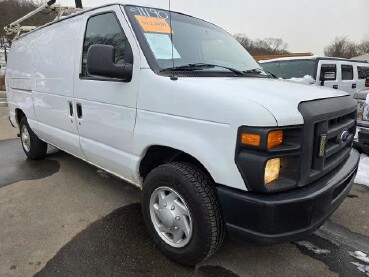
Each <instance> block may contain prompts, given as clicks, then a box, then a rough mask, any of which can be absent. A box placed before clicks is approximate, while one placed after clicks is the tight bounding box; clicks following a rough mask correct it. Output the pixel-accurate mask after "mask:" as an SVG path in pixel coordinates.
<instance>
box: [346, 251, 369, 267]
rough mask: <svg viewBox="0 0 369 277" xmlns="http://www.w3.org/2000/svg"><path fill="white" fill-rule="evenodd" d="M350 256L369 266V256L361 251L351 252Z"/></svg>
mask: <svg viewBox="0 0 369 277" xmlns="http://www.w3.org/2000/svg"><path fill="white" fill-rule="evenodd" d="M349 254H350V255H351V256H352V257H354V258H355V259H358V260H359V261H362V262H364V263H367V264H369V257H368V255H367V254H365V253H364V252H361V251H355V252H349Z"/></svg>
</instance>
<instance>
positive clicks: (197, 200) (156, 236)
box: [142, 163, 225, 265]
mask: <svg viewBox="0 0 369 277" xmlns="http://www.w3.org/2000/svg"><path fill="white" fill-rule="evenodd" d="M142 210H143V216H144V220H145V223H146V225H147V227H148V231H149V234H150V236H151V237H152V239H153V240H154V242H155V244H156V245H157V246H158V247H159V248H160V250H161V251H162V252H164V253H165V254H166V255H167V256H168V257H169V258H171V259H173V260H175V261H177V262H180V263H182V264H186V265H196V264H198V263H200V262H201V261H203V260H204V259H206V258H208V257H209V256H210V255H212V254H213V253H214V252H215V251H216V250H217V249H218V248H219V247H220V245H221V244H222V242H223V239H224V234H225V230H224V222H223V218H222V215H221V211H220V207H219V203H218V200H217V197H216V194H215V191H214V187H213V186H212V181H211V179H210V178H209V177H208V176H207V175H206V174H205V173H203V172H202V171H201V170H199V169H198V168H196V167H195V166H193V165H191V164H187V163H170V164H165V165H162V166H159V167H158V168H156V169H154V170H153V171H152V172H151V173H150V174H149V175H148V177H147V178H146V180H145V183H144V187H143V192H142Z"/></svg>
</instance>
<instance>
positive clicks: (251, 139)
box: [241, 133, 261, 146]
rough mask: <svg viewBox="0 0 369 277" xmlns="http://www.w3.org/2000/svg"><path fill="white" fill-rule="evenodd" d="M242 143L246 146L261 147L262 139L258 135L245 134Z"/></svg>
mask: <svg viewBox="0 0 369 277" xmlns="http://www.w3.org/2000/svg"><path fill="white" fill-rule="evenodd" d="M241 142H242V143H243V144H246V145H251V146H260V143H261V137H260V135H257V134H249V133H243V134H242V136H241Z"/></svg>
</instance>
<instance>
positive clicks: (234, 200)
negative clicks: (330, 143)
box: [217, 150, 360, 244]
mask: <svg viewBox="0 0 369 277" xmlns="http://www.w3.org/2000/svg"><path fill="white" fill-rule="evenodd" d="M359 159H360V156H359V153H358V152H357V151H356V150H352V151H351V153H350V156H349V158H348V159H347V160H346V161H345V162H344V163H343V164H341V165H340V166H339V167H337V169H336V170H333V171H332V172H331V173H329V174H327V175H326V176H324V177H322V178H321V179H319V180H317V181H315V182H313V183H311V184H309V185H307V186H305V187H302V188H298V189H294V190H291V191H288V192H282V193H276V194H269V195H266V194H258V193H252V192H242V191H239V190H236V189H231V188H227V187H224V186H219V187H218V189H217V191H218V197H219V200H220V203H221V206H222V210H223V215H224V218H225V221H226V224H227V229H228V232H229V234H230V236H231V238H233V239H241V240H248V241H251V242H255V243H258V244H277V243H282V242H286V241H293V240H297V239H301V238H304V237H307V236H309V235H310V234H312V233H313V232H314V231H315V230H316V229H318V228H319V227H320V226H321V225H322V224H323V223H324V222H325V221H326V220H327V219H328V218H329V216H330V215H331V214H332V213H333V212H334V211H335V210H336V209H337V208H338V206H339V205H340V204H341V203H342V201H343V200H344V199H345V198H346V196H347V195H348V193H349V191H350V189H351V186H352V183H353V180H354V178H355V176H356V172H357V167H358V163H359Z"/></svg>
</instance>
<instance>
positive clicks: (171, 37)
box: [168, 0, 178, 81]
mask: <svg viewBox="0 0 369 277" xmlns="http://www.w3.org/2000/svg"><path fill="white" fill-rule="evenodd" d="M168 1H169V25H170V40H171V42H172V68H173V69H174V43H173V28H172V11H171V0H168ZM170 79H171V80H173V81H176V80H178V77H177V76H174V71H173V70H172V76H170Z"/></svg>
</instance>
